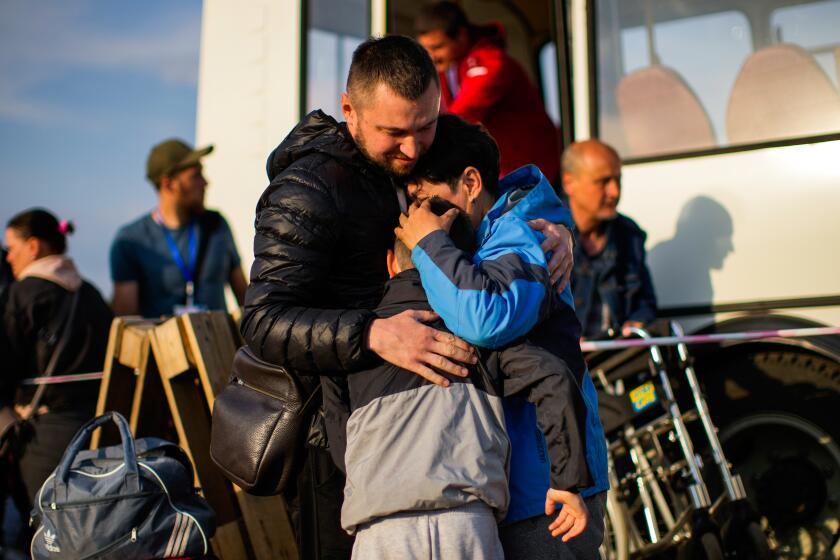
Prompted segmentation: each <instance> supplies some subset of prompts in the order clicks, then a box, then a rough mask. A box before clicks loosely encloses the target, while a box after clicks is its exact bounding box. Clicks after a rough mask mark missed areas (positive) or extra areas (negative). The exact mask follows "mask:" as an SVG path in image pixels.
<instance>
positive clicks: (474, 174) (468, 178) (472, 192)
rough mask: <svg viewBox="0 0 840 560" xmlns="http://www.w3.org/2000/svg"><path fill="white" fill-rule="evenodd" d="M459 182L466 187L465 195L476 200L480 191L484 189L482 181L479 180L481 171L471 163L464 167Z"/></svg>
mask: <svg viewBox="0 0 840 560" xmlns="http://www.w3.org/2000/svg"><path fill="white" fill-rule="evenodd" d="M461 182H462V183H463V184H464V187H466V189H467V197H468V198H469V199H470V200H476V199H477V198H478V197H479V195H481V191H482V190H484V182H483V181H482V180H481V173H480V172H479V171H478V169H476V168H475V167H473V166H472V165H471V166H469V167H467V168H466V169H464V172H463V173H462V174H461Z"/></svg>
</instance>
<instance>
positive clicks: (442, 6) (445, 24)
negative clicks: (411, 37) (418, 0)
mask: <svg viewBox="0 0 840 560" xmlns="http://www.w3.org/2000/svg"><path fill="white" fill-rule="evenodd" d="M469 27H470V22H469V21H468V20H467V15H466V14H465V13H464V10H462V9H461V6H459V5H458V4H456V3H455V2H435V3H434V4H427V5H425V6H423V7H422V8H421V9H420V13H419V14H417V17H415V18H414V33H415V34H416V35H423V34H424V33H431V32H432V31H443V32H444V33H445V34H446V36H447V37H449V38H450V39H455V38H456V37H457V36H458V31H459V30H461V29H469Z"/></svg>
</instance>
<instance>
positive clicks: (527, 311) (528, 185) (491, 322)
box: [411, 165, 609, 523]
mask: <svg viewBox="0 0 840 560" xmlns="http://www.w3.org/2000/svg"><path fill="white" fill-rule="evenodd" d="M499 190H500V192H501V193H502V195H501V196H500V197H499V199H498V200H497V201H496V204H495V205H494V206H493V208H492V209H491V210H490V211H489V212H488V213H487V215H486V216H485V217H484V219H483V220H482V221H481V224H480V225H479V228H478V232H477V236H478V250H477V251H476V253H475V255H474V256H473V257H472V260H470V258H469V257H468V256H467V255H465V254H464V253H463V252H461V251H460V250H458V249H457V248H456V247H455V246H454V244H453V243H452V241H451V240H450V239H449V237H448V236H447V235H446V233H445V232H443V231H437V232H433V233H431V234H429V235H427V236H426V237H424V238H423V239H421V240H420V242H419V243H418V244H417V245H416V246H415V247H414V249H413V250H412V255H411V256H412V261H413V262H414V264H415V266H416V267H417V270H418V271H419V272H420V277H421V280H422V283H423V287H424V288H425V290H426V294H427V296H428V298H429V303H430V304H431V306H432V309H434V310H435V311H436V312H437V313H438V314H439V315H440V317H441V319H443V321H444V323H445V324H446V326H447V328H449V330H451V331H452V332H453V333H454V334H456V335H457V336H459V337H461V338H462V339H464V340H466V341H467V342H469V343H471V344H474V345H476V346H479V347H482V348H491V349H493V348H499V347H502V346H505V345H507V344H509V343H511V342H513V341H515V340H517V339H519V338H521V337H523V336H525V335H526V334H528V333H529V332H530V331H531V330H532V329H533V328H534V327H535V326H536V325H537V324H538V322H539V321H540V320H542V319H544V318H546V317H548V315H549V313H550V312H551V307H552V305H553V304H554V305H557V301H556V299H555V297H554V295H553V292H554V288H553V286H552V285H551V280H550V273H549V271H548V258H550V257H549V256H547V255H546V254H545V253H544V252H543V250H542V248H541V243H542V241H543V239H544V237H543V235H542V234H541V233H540V232H537V231H535V230H533V229H531V227H530V226H529V225H528V221H530V220H533V219H536V218H543V219H546V220H548V221H551V222H553V223H557V224H564V225H566V226H568V227H569V228H570V229H572V228H573V224H574V222H573V221H572V216H571V212H569V210H568V209H567V208H565V207H564V206H563V203H562V202H561V201H560V199H559V198H558V197H557V194H556V193H555V192H554V189H553V188H552V187H551V185H550V184H549V182H548V181H547V180H546V178H545V177H544V176H543V175H542V173H541V172H540V170H539V169H538V168H537V167H536V166H533V165H528V166H525V167H521V168H519V169H517V170H516V171H514V172H512V173H510V174H509V175H507V176H505V177H504V178H503V179H502V180H501V181H500V183H499ZM559 304H560V305H563V306H568V308H569V309H571V310H572V312H573V311H574V303H573V299H572V294H571V289H570V287H569V286H566V288H565V289H564V290H563V292H562V294H561V295H560V297H559ZM572 317H573V313H572ZM574 322H575V323H576V321H574ZM561 331H562V332H563V333H564V334H566V333H568V334H569V335H570V336H574V337H575V338H577V336H579V326H578V325H577V324H574V325H568V329H561ZM580 389H581V393H582V398H583V401H584V403H585V404H586V423H585V437H586V455H587V465H588V466H589V470H590V474H591V477H592V479H593V486H592V487H590V488H587V489H585V490H584V491H583V492H582V494H583V495H584V496H589V495H592V494H595V493H597V492H600V491H604V490H606V489H607V488H608V487H609V483H608V481H607V459H606V445H605V442H604V433H603V428H602V427H601V421H600V418H599V417H598V404H597V395H596V393H595V388H594V385H593V384H592V380H591V378H590V376H589V375H588V373H587V374H586V375H584V376H583V380H582V383H581V387H580ZM518 399H519V397H513V398H511V399H505V420H506V424H507V430H508V436H509V438H510V440H511V445H512V457H511V475H510V476H511V480H510V486H511V503H510V508H509V512H508V517H507V519H506V522H508V523H510V522H514V521H518V520H520V519H526V518H529V517H534V516H536V515H542V514H543V508H544V504H545V492H546V490H547V489H548V487H549V485H550V483H549V478H550V473H549V466H550V465H549V464H548V461H547V459H546V457H547V454H546V451H545V440H544V439H542V438H541V436H540V437H539V438H535V437H534V434H535V433H538V434H539V430H538V429H537V426H536V424H537V422H536V410H535V407H534V405H532V404H531V403H528V402H522V401H520V400H518Z"/></svg>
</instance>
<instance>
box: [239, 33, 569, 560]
mask: <svg viewBox="0 0 840 560" xmlns="http://www.w3.org/2000/svg"><path fill="white" fill-rule="evenodd" d="M439 98H440V85H439V83H438V80H437V74H436V72H435V69H434V65H433V64H432V61H431V60H430V59H429V57H428V55H427V54H426V52H425V51H424V50H423V48H422V47H421V46H420V45H419V44H417V43H416V42H414V41H413V40H411V39H409V38H406V37H397V36H392V37H385V38H382V39H372V40H369V41H366V42H365V43H363V44H362V45H361V46H359V48H358V49H357V50H356V52H355V53H354V55H353V62H352V64H351V67H350V73H349V77H348V80H347V93H345V94H343V95H342V100H341V101H342V103H341V105H342V112H343V114H344V117H345V119H346V121H347V122H346V124H344V123H342V124H339V123H337V122H336V121H335V120H334V119H332V118H331V117H329V116H327V115H325V114H323V113H322V112H320V111H315V112H313V113H310V114H309V115H307V116H306V117H304V119H303V120H302V121H301V122H300V123H299V124H298V126H297V127H295V129H294V130H293V131H292V132H291V133H290V134H289V136H288V137H287V138H286V139H285V140H284V141H283V142H282V143H281V144H280V146H278V147H277V149H275V151H274V152H273V153H272V154H271V156H270V157H269V161H268V175H269V178H270V180H271V184H270V185H269V187H268V188H267V189H266V191H265V192H264V193H263V195H262V196H261V198H260V201H259V203H258V205H257V216H256V236H255V239H254V255H255V261H254V264H253V267H252V269H251V284H250V285H249V287H248V291H247V293H246V297H245V309H244V313H243V317H242V327H241V328H242V334H243V336H244V338H245V340H246V342H247V343H248V345H249V346H250V348H251V349H252V350H253V351H254V352H255V353H256V354H257V355H258V356H259V357H261V358H262V359H264V360H266V361H269V362H272V363H275V364H279V365H283V366H285V367H287V368H289V369H290V370H292V371H293V372H295V373H296V374H297V375H298V376H299V377H300V378H301V379H302V380H303V381H304V382H305V383H308V385H309V387H310V388H312V387H314V385H315V383H316V382H317V380H318V377H317V376H318V375H330V376H332V377H329V378H327V377H324V378H322V381H321V385H322V386H323V388H324V394H325V398H328V399H334V400H336V401H344V402H347V400H346V398H347V395H346V380H345V379H343V377H342V376H343V375H345V374H346V373H348V372H352V371H358V370H361V369H364V368H366V367H369V366H370V365H371V364H372V363H375V361H376V360H378V359H384V360H386V361H388V362H390V363H392V364H394V365H397V366H399V367H402V368H404V369H406V370H408V371H411V372H414V373H416V374H418V375H421V376H422V377H424V378H426V379H428V380H429V381H432V382H434V383H438V384H440V385H448V384H449V381H448V380H447V379H446V378H444V377H443V376H442V375H440V374H438V373H436V372H435V371H434V370H432V367H431V366H434V367H435V368H437V369H438V370H440V371H443V372H446V373H449V374H453V375H459V376H466V375H467V370H466V368H465V367H463V365H461V363H459V362H463V363H469V362H472V361H474V359H475V358H474V355H473V351H472V349H471V348H470V347H469V346H468V345H467V344H466V343H464V342H463V341H461V340H459V339H457V338H456V337H454V336H453V335H451V334H449V333H445V332H441V331H438V330H435V329H433V328H432V327H429V326H427V325H425V324H423V323H424V322H428V321H431V320H433V319H434V318H435V317H436V316H435V314H434V313H432V312H430V311H421V310H408V311H404V312H402V313H399V314H397V315H394V316H393V317H388V318H377V317H376V316H375V314H374V313H373V311H372V309H373V307H374V306H375V305H376V304H377V303H378V302H379V300H380V299H381V297H382V290H383V286H384V284H385V281H386V280H387V279H388V274H387V270H386V268H385V255H386V252H387V250H388V248H389V247H391V246H392V244H393V240H394V234H393V230H394V228H395V227H396V226H397V225H398V216H399V213H400V207H401V205H403V206H404V204H405V202H404V201H405V194H404V192H403V190H402V189H401V188H397V185H396V182H395V177H396V178H399V177H401V176H404V175H406V174H407V173H408V172H409V171H411V169H412V168H413V167H414V165H415V163H416V162H417V159H418V157H419V156H420V154H422V153H423V152H424V151H425V150H426V149H427V148H428V146H429V145H430V144H431V143H432V140H433V138H434V134H435V126H436V123H437V114H438V107H439ZM535 227H538V228H541V229H542V231H543V233H547V234H548V241H547V244H545V245H544V248H545V249H546V250H554V253H555V255H554V256H553V258H552V265H551V268H552V270H553V271H554V272H555V275H556V276H564V277H565V276H566V275H567V272H569V270H568V269H569V266H568V265H569V264H570V260H571V259H570V255H569V251H564V250H562V249H563V248H565V247H568V246H569V245H568V244H569V236H567V235H565V232H566V230H565V229H564V228H557V227H556V226H554V225H552V224H547V223H544V222H543V223H538V224H535ZM328 409H329V410H333V409H334V407H329V408H328ZM326 421H327V423H328V424H329V425H331V426H336V425H341V419H340V418H334V417H327V418H326ZM331 436H332V437H331V438H330V441H329V445H330V446H341V445H343V441H342V439H343V435H342V433H341V432H340V431H335V430H332V431H331ZM297 482H298V485H297V488H289V489H287V498H289V501H290V502H291V504H292V515H293V518H295V519H296V529H297V533H298V534H297V536H298V540H299V543H300V546H299V553H300V555H301V557H302V558H345V557H349V555H350V548H351V546H352V543H351V541H350V540H349V538H348V537H347V536H346V535H345V534H344V533H343V531H342V530H341V528H340V524H339V512H340V508H341V493H342V487H343V482H344V481H343V476H342V475H341V473H340V472H339V471H338V470H337V469H336V467H335V465H334V464H333V462H332V460H331V459H330V458H329V455H328V454H327V453H326V452H325V451H324V450H322V449H310V452H309V459H308V461H307V464H306V465H305V466H304V467H303V469H302V472H301V473H300V476H298V477H297ZM297 498H299V507H298V506H297Z"/></svg>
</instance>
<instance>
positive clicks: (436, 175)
mask: <svg viewBox="0 0 840 560" xmlns="http://www.w3.org/2000/svg"><path fill="white" fill-rule="evenodd" d="M469 166H473V167H475V168H476V169H478V172H479V174H481V181H482V183H483V184H484V190H486V191H487V193H488V194H490V195H491V196H492V197H493V198H494V199H495V198H498V197H499V147H498V146H497V145H496V141H495V140H493V137H492V136H490V134H489V133H488V132H487V131H486V130H485V129H484V127H482V126H481V125H477V124H470V123H468V122H466V121H465V120H464V119H462V118H461V117H458V116H456V115H441V116H440V117H438V122H437V131H436V132H435V141H434V142H432V145H431V146H430V147H429V150H428V151H427V152H426V153H425V154H424V155H423V156H421V157H420V160H419V161H418V162H417V165H416V166H415V168H414V170H413V171H412V172H411V174H410V176H409V179H408V181H409V182H412V181H419V180H421V179H425V180H427V181H431V182H433V183H446V184H448V185H449V186H450V187H451V188H453V189H454V188H455V187H456V186H457V184H458V179H460V178H461V175H462V174H463V173H464V169H466V168H467V167H469Z"/></svg>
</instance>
